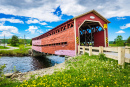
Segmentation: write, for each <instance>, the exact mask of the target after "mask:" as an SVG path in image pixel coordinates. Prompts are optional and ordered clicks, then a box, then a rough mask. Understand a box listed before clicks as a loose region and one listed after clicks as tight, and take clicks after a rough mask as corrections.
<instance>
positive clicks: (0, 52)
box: [0, 45, 31, 56]
mask: <svg viewBox="0 0 130 87" xmlns="http://www.w3.org/2000/svg"><path fill="white" fill-rule="evenodd" d="M29 49H31V47H30V46H26V48H24V45H22V46H19V49H14V50H0V55H2V56H27V55H28V50H29Z"/></svg>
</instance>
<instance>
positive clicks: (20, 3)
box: [0, 0, 130, 22]
mask: <svg viewBox="0 0 130 87" xmlns="http://www.w3.org/2000/svg"><path fill="white" fill-rule="evenodd" d="M94 3H96V4H94ZM129 5H130V0H114V1H113V0H98V1H95V0H82V1H81V0H55V1H54V0H33V1H32V0H17V1H16V0H2V1H1V3H0V13H4V14H12V15H17V16H26V17H31V18H37V19H38V20H40V21H47V22H53V21H59V20H61V16H60V17H59V16H57V15H54V14H53V12H54V11H55V10H56V8H57V7H59V6H60V8H61V11H62V14H67V15H72V16H77V15H79V14H82V13H85V12H88V11H90V10H92V9H95V10H97V11H98V12H99V13H100V14H102V15H103V16H104V17H106V18H111V17H123V16H130V11H129Z"/></svg>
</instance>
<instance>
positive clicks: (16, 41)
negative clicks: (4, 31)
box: [11, 35, 19, 46]
mask: <svg viewBox="0 0 130 87" xmlns="http://www.w3.org/2000/svg"><path fill="white" fill-rule="evenodd" d="M18 43H19V39H18V37H17V36H16V35H13V36H12V38H11V45H12V46H16V45H18Z"/></svg>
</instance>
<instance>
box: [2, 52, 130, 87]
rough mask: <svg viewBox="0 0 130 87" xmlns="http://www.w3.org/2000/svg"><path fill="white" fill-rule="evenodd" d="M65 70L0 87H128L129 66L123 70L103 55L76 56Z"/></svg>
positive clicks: (114, 61)
mask: <svg viewBox="0 0 130 87" xmlns="http://www.w3.org/2000/svg"><path fill="white" fill-rule="evenodd" d="M65 64H66V69H65V70H62V71H58V72H55V73H54V74H52V75H45V76H43V77H38V78H37V79H35V78H32V79H30V80H29V81H26V80H25V81H23V82H22V83H19V82H10V81H9V80H8V81H7V83H5V82H3V81H1V82H0V84H1V87H13V86H14V87H15V86H16V87H130V82H129V81H130V78H129V73H130V64H125V68H122V67H121V66H120V65H118V63H117V61H116V60H112V59H108V58H106V57H105V56H104V55H103V54H102V55H99V56H95V55H93V56H91V57H89V56H88V54H85V55H82V56H78V57H75V58H72V59H70V60H67V61H66V62H65ZM5 84H6V85H5Z"/></svg>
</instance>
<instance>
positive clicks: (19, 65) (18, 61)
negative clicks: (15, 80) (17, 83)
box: [0, 55, 65, 73]
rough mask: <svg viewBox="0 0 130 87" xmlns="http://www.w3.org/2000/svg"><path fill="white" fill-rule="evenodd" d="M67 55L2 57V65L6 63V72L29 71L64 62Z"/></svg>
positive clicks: (0, 60)
mask: <svg viewBox="0 0 130 87" xmlns="http://www.w3.org/2000/svg"><path fill="white" fill-rule="evenodd" d="M64 61H65V57H59V56H52V55H51V56H43V57H31V56H29V57H26V56H25V57H7V56H4V57H1V58H0V65H3V64H5V65H6V68H5V69H4V73H13V72H14V71H15V70H17V71H19V72H28V71H34V70H38V69H43V68H47V67H51V66H54V65H55V64H59V63H63V62H64Z"/></svg>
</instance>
